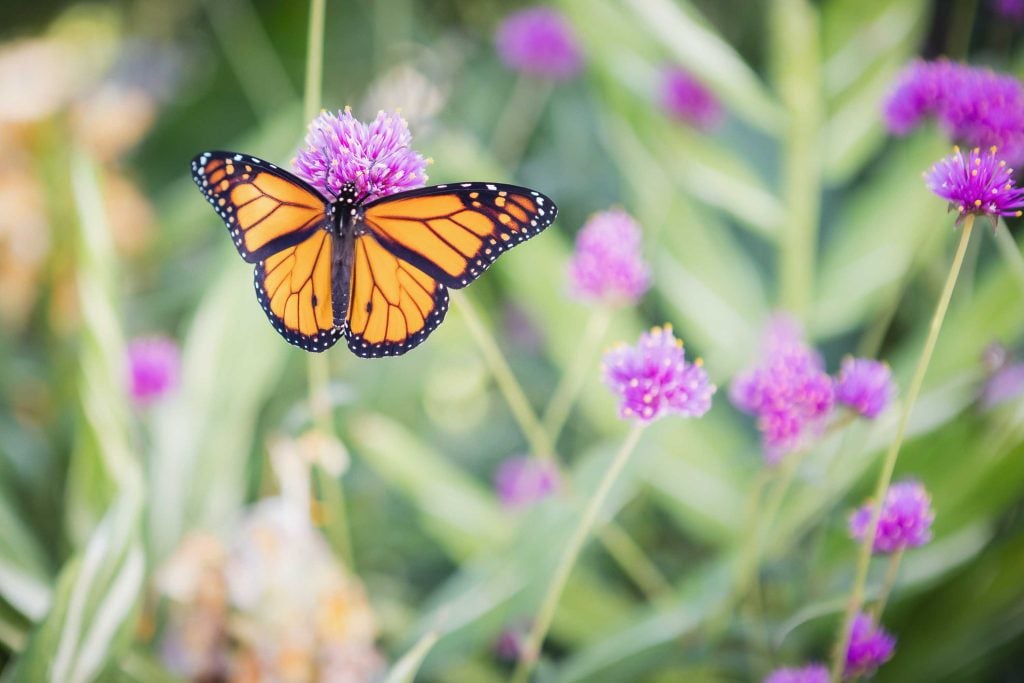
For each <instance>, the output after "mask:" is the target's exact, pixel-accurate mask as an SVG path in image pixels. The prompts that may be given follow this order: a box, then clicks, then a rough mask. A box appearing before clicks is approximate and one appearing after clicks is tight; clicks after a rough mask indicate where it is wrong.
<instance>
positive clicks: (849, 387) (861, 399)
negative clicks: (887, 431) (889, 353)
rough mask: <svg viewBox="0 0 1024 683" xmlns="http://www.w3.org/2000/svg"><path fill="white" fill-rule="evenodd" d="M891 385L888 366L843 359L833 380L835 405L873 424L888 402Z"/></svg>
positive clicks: (892, 386) (857, 359) (890, 374)
mask: <svg viewBox="0 0 1024 683" xmlns="http://www.w3.org/2000/svg"><path fill="white" fill-rule="evenodd" d="M893 393H894V385H893V381H892V371H891V370H890V369H889V366H888V364H886V363H882V362H880V361H877V360H871V359H868V358H854V357H852V356H847V357H846V358H844V359H843V365H842V367H841V368H840V370H839V378H838V380H836V401H837V402H839V403H842V404H843V405H846V406H849V407H850V408H852V409H853V410H855V411H857V412H858V413H859V414H860V415H861V416H863V417H866V418H868V419H869V420H873V419H875V418H876V417H878V416H879V415H880V414H881V413H882V411H883V410H885V408H886V406H888V405H889V401H890V400H892V396H893Z"/></svg>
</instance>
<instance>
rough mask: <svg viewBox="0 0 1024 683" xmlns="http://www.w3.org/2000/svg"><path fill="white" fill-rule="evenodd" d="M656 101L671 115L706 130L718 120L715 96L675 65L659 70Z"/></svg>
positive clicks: (719, 116) (720, 109) (717, 103)
mask: <svg viewBox="0 0 1024 683" xmlns="http://www.w3.org/2000/svg"><path fill="white" fill-rule="evenodd" d="M658 101H659V103H660V104H661V107H662V108H663V109H664V110H665V111H666V112H668V113H669V114H670V115H671V116H672V117H673V118H675V119H677V120H679V121H682V122H683V123H688V124H690V125H692V126H693V127H695V128H699V129H701V130H710V129H711V128H714V127H715V126H716V125H717V124H718V123H719V122H720V121H721V120H722V105H721V104H719V102H718V99H717V98H716V97H715V96H714V95H713V94H712V93H711V91H710V90H708V89H707V88H706V87H704V84H703V83H701V82H700V81H698V80H697V79H696V78H695V77H694V76H693V75H692V74H690V73H689V72H688V71H685V70H683V69H681V68H679V67H677V66H670V67H667V68H665V70H664V71H663V72H662V74H661V83H660V87H659V91H658Z"/></svg>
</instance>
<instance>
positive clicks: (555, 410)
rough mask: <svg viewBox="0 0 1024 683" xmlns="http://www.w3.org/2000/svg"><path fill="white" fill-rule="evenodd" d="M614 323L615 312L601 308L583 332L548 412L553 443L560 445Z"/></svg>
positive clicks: (546, 423)
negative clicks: (563, 432)
mask: <svg viewBox="0 0 1024 683" xmlns="http://www.w3.org/2000/svg"><path fill="white" fill-rule="evenodd" d="M611 321H612V312H611V309H609V308H608V307H607V306H599V307H598V308H595V309H594V312H593V313H591V314H590V319H589V320H587V326H586V327H585V328H584V329H583V334H582V335H581V337H580V343H579V346H578V347H577V348H576V353H575V354H574V356H573V360H572V363H571V364H570V365H569V369H568V370H566V371H565V373H564V374H563V375H562V378H561V379H560V380H559V382H558V386H556V387H555V391H554V392H553V393H552V394H551V401H550V402H549V403H548V408H547V410H546V411H544V418H543V424H544V429H545V431H547V433H548V437H549V438H550V439H551V442H552V443H558V436H559V435H560V434H561V433H562V427H564V426H565V421H566V419H568V417H569V412H570V411H571V410H572V407H573V405H574V404H575V403H576V398H577V396H578V395H579V392H580V389H581V388H582V387H583V385H584V383H585V382H586V380H587V373H588V372H589V371H590V370H591V369H592V367H593V365H594V356H595V355H596V353H597V351H598V349H599V348H600V346H601V341H602V340H603V339H604V335H605V332H607V331H608V326H609V325H610V324H611Z"/></svg>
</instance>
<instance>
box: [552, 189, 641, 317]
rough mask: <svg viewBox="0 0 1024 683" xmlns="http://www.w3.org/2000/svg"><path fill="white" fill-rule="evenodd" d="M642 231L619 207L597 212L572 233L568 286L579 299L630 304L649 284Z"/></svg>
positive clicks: (638, 297)
mask: <svg viewBox="0 0 1024 683" xmlns="http://www.w3.org/2000/svg"><path fill="white" fill-rule="evenodd" d="M641 242H642V234H641V232H640V226H639V225H637V223H636V221H634V220H633V217H632V216H630V215H629V214H628V213H626V212H625V211H623V210H622V209H612V210H610V211H600V212H598V213H595V214H594V215H593V216H591V217H590V219H589V220H587V222H586V224H585V225H584V226H583V228H582V229H581V230H580V232H579V234H578V235H577V236H576V250H575V251H574V252H573V255H572V258H571V259H570V260H569V288H570V292H571V293H572V295H573V296H575V297H576V298H578V299H580V300H582V301H588V302H592V303H598V302H600V303H605V304H612V305H615V304H618V305H626V304H634V303H636V302H637V301H639V300H640V297H641V296H643V294H644V292H646V291H647V289H648V288H649V287H650V286H651V272H650V269H649V268H648V266H647V263H646V262H644V259H643V256H642V255H641V253H640V249H641Z"/></svg>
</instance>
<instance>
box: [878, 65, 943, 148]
mask: <svg viewBox="0 0 1024 683" xmlns="http://www.w3.org/2000/svg"><path fill="white" fill-rule="evenodd" d="M950 65H951V62H947V61H940V62H926V61H923V60H920V59H918V60H914V61H913V62H911V63H910V64H908V65H907V66H906V67H905V68H904V69H903V71H902V72H900V75H899V76H898V77H897V79H896V85H895V86H893V89H892V90H891V91H890V93H889V96H888V97H887V98H886V100H885V102H884V103H883V105H882V118H884V119H885V123H886V126H888V128H889V131H890V132H892V133H894V134H896V135H906V134H907V133H909V132H910V131H912V130H913V129H914V128H916V127H917V126H918V125H919V124H920V123H921V120H922V119H923V118H924V117H926V116H931V115H934V114H936V113H937V112H938V111H939V109H940V107H941V106H943V105H944V104H945V101H946V96H947V93H946V89H945V87H944V86H945V85H947V84H948V83H950V79H949V78H948V77H946V78H944V77H943V74H941V73H940V72H941V71H948V67H949V66H950Z"/></svg>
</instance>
